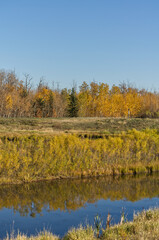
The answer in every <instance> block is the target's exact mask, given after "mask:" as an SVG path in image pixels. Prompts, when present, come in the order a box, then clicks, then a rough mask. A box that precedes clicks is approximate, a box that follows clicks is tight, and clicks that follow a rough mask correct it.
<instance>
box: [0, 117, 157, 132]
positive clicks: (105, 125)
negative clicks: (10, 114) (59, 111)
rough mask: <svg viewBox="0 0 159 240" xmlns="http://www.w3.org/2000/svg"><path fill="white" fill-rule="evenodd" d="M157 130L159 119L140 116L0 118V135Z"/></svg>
mask: <svg viewBox="0 0 159 240" xmlns="http://www.w3.org/2000/svg"><path fill="white" fill-rule="evenodd" d="M133 128H134V129H136V130H138V131H141V130H144V129H146V128H149V129H158V130H159V119H141V118H61V119H60V118H59V119H57V118H0V135H3V136H6V135H12V136H14V135H15V134H16V135H17V134H18V135H23V134H46V135H48V134H49V135H54V134H60V133H79V134H80V133H82V134H85V133H98V134H108V135H109V134H118V133H120V132H122V131H128V130H131V129H133Z"/></svg>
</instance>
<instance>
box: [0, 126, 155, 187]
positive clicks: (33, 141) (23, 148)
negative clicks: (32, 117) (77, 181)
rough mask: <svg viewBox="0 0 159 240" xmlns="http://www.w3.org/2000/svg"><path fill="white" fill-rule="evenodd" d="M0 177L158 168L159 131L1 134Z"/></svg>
mask: <svg viewBox="0 0 159 240" xmlns="http://www.w3.org/2000/svg"><path fill="white" fill-rule="evenodd" d="M0 140H1V141H0V181H1V183H3V182H5V181H6V182H7V183H8V182H13V183H14V182H15V183H16V182H17V183H18V182H31V181H37V180H46V179H47V180H49V179H54V178H74V177H88V176H99V175H125V174H134V175H135V174H137V173H141V172H147V173H149V174H151V173H152V172H154V171H158V170H159V161H158V160H159V132H158V131H157V130H148V129H147V130H145V131H142V132H141V131H137V130H135V129H133V130H131V131H128V132H122V133H121V134H118V135H114V136H106V137H103V138H83V137H81V136H80V137H79V136H78V135H77V134H69V135H68V134H61V135H56V136H52V137H51V136H39V135H36V134H33V135H26V136H25V135H24V136H11V137H6V136H3V137H1V138H0Z"/></svg>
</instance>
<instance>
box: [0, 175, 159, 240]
mask: <svg viewBox="0 0 159 240" xmlns="http://www.w3.org/2000/svg"><path fill="white" fill-rule="evenodd" d="M158 205H159V174H157V173H156V174H153V175H149V176H146V175H137V176H125V177H119V176H116V177H98V178H89V179H74V180H66V179H65V180H56V181H55V180H54V181H51V182H38V183H32V184H23V185H2V186H0V238H4V237H5V236H6V234H7V233H8V234H10V233H11V232H13V231H14V233H15V234H16V233H17V232H18V231H20V232H21V233H25V234H27V235H28V236H29V235H32V234H33V235H36V234H37V233H38V232H40V231H42V230H44V229H46V230H49V231H51V232H53V233H54V234H56V235H59V236H63V235H64V234H65V233H66V232H67V231H68V229H70V228H72V227H78V226H79V225H80V224H83V225H86V224H87V223H89V224H92V225H93V224H94V217H95V216H96V215H97V214H98V215H99V216H100V217H101V219H102V221H103V227H105V225H106V218H107V214H108V212H109V213H110V214H111V216H112V220H111V224H114V223H118V222H119V221H120V218H121V213H122V209H123V210H124V212H125V215H126V218H127V219H128V220H131V219H132V218H133V214H134V212H138V211H142V210H143V209H148V208H149V207H158Z"/></svg>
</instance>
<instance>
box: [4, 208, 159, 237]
mask: <svg viewBox="0 0 159 240" xmlns="http://www.w3.org/2000/svg"><path fill="white" fill-rule="evenodd" d="M96 230H97V229H96V228H95V227H92V226H87V227H82V226H81V227H79V228H77V229H71V230H70V231H68V233H67V234H66V235H65V236H64V237H63V238H61V239H62V240H96V239H101V240H134V239H135V240H142V239H143V240H157V239H159V209H154V210H148V211H143V212H142V213H140V214H138V215H136V216H134V219H133V221H132V222H125V223H122V224H118V225H114V226H111V227H109V228H108V227H107V228H106V229H102V230H101V235H100V237H99V238H97V231H96ZM9 239H10V240H13V239H14V240H43V239H45V240H60V238H58V237H57V236H54V235H53V234H52V233H49V232H46V231H44V232H42V233H40V234H39V235H37V236H31V237H27V236H25V235H21V234H19V235H18V236H17V237H14V236H11V237H9V236H8V237H7V240H9Z"/></svg>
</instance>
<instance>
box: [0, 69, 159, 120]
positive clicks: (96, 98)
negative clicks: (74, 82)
mask: <svg viewBox="0 0 159 240" xmlns="http://www.w3.org/2000/svg"><path fill="white" fill-rule="evenodd" d="M78 116H79V117H154V118H157V117H159V92H155V91H154V92H152V91H148V90H145V89H141V90H140V89H137V88H136V87H134V86H132V85H131V84H125V83H122V84H119V85H118V86H116V85H113V86H112V87H110V86H109V85H108V84H106V83H96V82H91V83H90V84H87V83H86V82H83V83H82V85H81V86H80V87H79V90H78V91H77V89H76V88H75V87H72V89H67V88H64V89H61V90H60V89H51V88H50V87H49V86H48V85H47V84H45V83H44V82H43V81H42V80H40V82H39V84H38V86H37V87H36V88H33V87H32V78H31V77H30V75H29V74H25V75H24V80H23V81H22V80H20V79H19V78H18V77H17V76H16V74H15V72H13V71H9V72H8V71H4V70H1V71H0V117H78Z"/></svg>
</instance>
